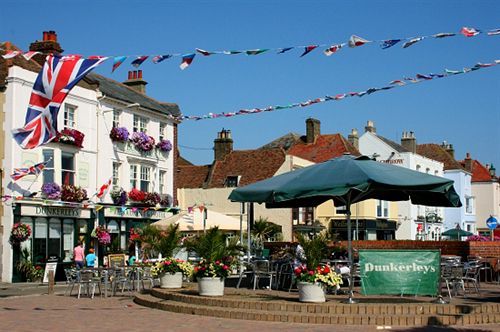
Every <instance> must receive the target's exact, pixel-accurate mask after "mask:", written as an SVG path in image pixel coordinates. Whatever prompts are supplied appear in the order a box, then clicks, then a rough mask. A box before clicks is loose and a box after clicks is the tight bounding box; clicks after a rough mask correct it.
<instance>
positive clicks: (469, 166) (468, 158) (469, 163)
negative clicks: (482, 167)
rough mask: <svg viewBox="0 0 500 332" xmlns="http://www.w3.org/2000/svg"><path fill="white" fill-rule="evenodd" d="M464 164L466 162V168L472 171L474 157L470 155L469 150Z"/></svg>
mask: <svg viewBox="0 0 500 332" xmlns="http://www.w3.org/2000/svg"><path fill="white" fill-rule="evenodd" d="M464 164H465V170H466V171H467V172H469V173H472V159H471V157H470V153H469V152H467V153H466V154H465V159H464Z"/></svg>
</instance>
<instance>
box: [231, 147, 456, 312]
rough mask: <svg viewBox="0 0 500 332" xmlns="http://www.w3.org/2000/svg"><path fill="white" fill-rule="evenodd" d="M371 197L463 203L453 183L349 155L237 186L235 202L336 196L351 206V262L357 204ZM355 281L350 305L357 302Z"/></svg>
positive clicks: (303, 202) (275, 204)
mask: <svg viewBox="0 0 500 332" xmlns="http://www.w3.org/2000/svg"><path fill="white" fill-rule="evenodd" d="M370 198H374V199H381V200H386V201H406V200H411V202H412V203H413V204H420V205H427V206H445V207H460V206H462V203H461V202H460V198H459V196H458V195H457V193H456V192H455V189H454V188H453V181H452V180H448V179H445V178H442V177H438V176H433V175H429V174H425V173H420V172H417V171H413V170H410V169H407V168H403V167H400V166H394V165H390V164H385V163H380V162H377V161H374V160H372V159H370V158H368V157H366V156H361V157H354V156H350V155H345V156H342V157H339V158H334V159H331V160H328V161H325V162H323V163H319V164H315V165H312V166H309V167H304V168H301V169H299V170H295V171H291V172H288V173H284V174H280V175H277V176H275V177H272V178H270V179H266V180H263V181H259V182H255V183H253V184H250V185H248V186H245V187H241V188H237V189H234V190H233V191H232V192H231V194H230V195H229V199H230V200H231V201H233V202H254V203H265V204H266V206H267V207H268V208H285V207H305V206H317V205H320V204H321V203H323V202H325V201H328V200H333V201H334V203H335V205H336V206H339V205H345V206H346V210H347V213H346V214H347V234H348V235H347V236H348V238H347V239H348V253H349V260H350V261H351V263H352V234H351V204H353V203H357V202H361V201H364V200H367V199H370ZM352 285H353V283H352V280H351V283H350V289H349V299H348V302H349V303H353V302H354V301H353V300H352Z"/></svg>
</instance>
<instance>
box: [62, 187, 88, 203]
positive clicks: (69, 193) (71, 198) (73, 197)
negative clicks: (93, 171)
mask: <svg viewBox="0 0 500 332" xmlns="http://www.w3.org/2000/svg"><path fill="white" fill-rule="evenodd" d="M86 199H88V197H87V191H86V190H85V189H83V188H82V187H78V186H75V185H72V184H64V185H63V186H62V190H61V200H63V201H66V202H77V203H81V202H83V201H84V200H86Z"/></svg>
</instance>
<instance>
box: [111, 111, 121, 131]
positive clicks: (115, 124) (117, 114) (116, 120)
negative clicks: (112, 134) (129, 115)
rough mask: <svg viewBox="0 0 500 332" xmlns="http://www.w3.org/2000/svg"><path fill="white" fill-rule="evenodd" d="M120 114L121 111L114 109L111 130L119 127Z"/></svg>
mask: <svg viewBox="0 0 500 332" xmlns="http://www.w3.org/2000/svg"><path fill="white" fill-rule="evenodd" d="M121 114H122V111H121V110H119V109H114V110H113V128H117V127H119V126H120V116H121Z"/></svg>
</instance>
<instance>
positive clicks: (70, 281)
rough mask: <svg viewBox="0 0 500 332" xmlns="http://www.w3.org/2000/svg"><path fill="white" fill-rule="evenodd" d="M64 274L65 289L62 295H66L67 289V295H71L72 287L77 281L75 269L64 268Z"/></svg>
mask: <svg viewBox="0 0 500 332" xmlns="http://www.w3.org/2000/svg"><path fill="white" fill-rule="evenodd" d="M64 274H65V276H66V285H67V286H66V290H65V291H64V295H66V293H67V292H68V289H69V296H71V293H72V292H73V288H74V287H75V284H76V283H77V281H78V278H77V271H76V269H64Z"/></svg>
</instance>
